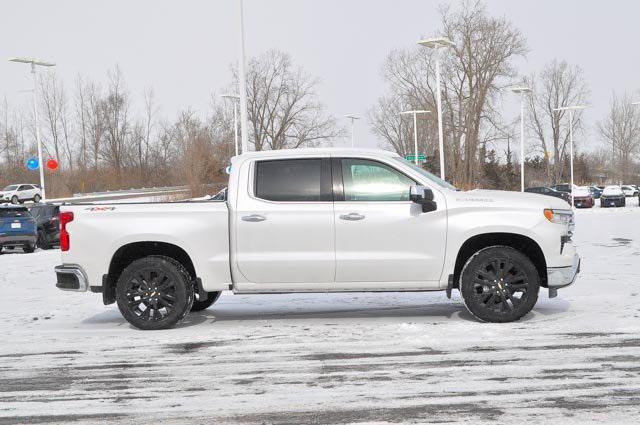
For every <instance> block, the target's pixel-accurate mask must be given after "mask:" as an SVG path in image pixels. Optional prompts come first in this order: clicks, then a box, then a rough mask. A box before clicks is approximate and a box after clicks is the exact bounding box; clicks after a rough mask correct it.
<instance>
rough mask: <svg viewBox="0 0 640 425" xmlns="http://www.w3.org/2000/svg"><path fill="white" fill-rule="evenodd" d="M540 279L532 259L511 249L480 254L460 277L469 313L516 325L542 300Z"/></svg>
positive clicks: (487, 250)
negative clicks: (516, 322) (515, 322)
mask: <svg viewBox="0 0 640 425" xmlns="http://www.w3.org/2000/svg"><path fill="white" fill-rule="evenodd" d="M539 291H540V276H539V275H538V270H537V269H536V267H535V265H534V264H533V263H532V262H531V260H530V259H529V258H528V257H527V256H526V255H524V254H523V253H521V252H520V251H518V250H516V249H514V248H511V247H508V246H491V247H488V248H484V249H481V250H480V251H478V252H476V253H475V254H474V255H473V256H472V257H471V258H469V260H468V261H467V263H466V264H465V265H464V267H463V269H462V273H461V274H460V292H461V294H462V299H463V300H464V304H465V306H466V307H467V310H469V312H470V313H471V314H472V315H473V316H474V317H476V318H477V319H479V320H482V321H484V322H497V323H504V322H513V321H516V320H518V319H520V318H521V317H522V316H524V315H525V314H527V313H529V312H530V311H531V309H532V308H533V306H534V305H535V304H536V301H537V300H538V292H539Z"/></svg>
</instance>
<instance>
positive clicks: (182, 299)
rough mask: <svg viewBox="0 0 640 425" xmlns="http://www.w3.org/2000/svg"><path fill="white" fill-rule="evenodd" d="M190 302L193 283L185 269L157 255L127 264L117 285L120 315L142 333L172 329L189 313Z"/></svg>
mask: <svg viewBox="0 0 640 425" xmlns="http://www.w3.org/2000/svg"><path fill="white" fill-rule="evenodd" d="M193 300H194V291H193V282H192V279H191V276H190V275H189V273H188V272H187V270H186V269H185V268H184V266H183V265H182V264H180V263H179V262H177V261H176V260H174V259H173V258H169V257H164V256H159V255H151V256H148V257H144V258H141V259H138V260H135V261H134V262H132V263H131V264H129V265H128V266H127V267H126V268H125V269H124V270H123V271H122V274H121V275H120V277H119V278H118V282H117V286H116V301H117V303H118V309H119V310H120V313H122V316H123V317H124V318H125V319H126V320H127V322H129V323H130V324H132V325H133V326H135V327H136V328H138V329H142V330H157V329H168V328H171V327H173V326H175V325H176V324H178V323H180V321H181V320H182V319H184V318H185V316H186V315H187V313H188V312H189V311H190V310H191V305H192V304H193ZM141 307H143V308H144V310H143V309H141ZM163 310H164V311H163Z"/></svg>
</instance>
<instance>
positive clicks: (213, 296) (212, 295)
mask: <svg viewBox="0 0 640 425" xmlns="http://www.w3.org/2000/svg"><path fill="white" fill-rule="evenodd" d="M221 293H222V292H221V291H217V292H207V293H206V294H207V298H205V299H203V300H201V299H200V295H199V294H198V292H196V293H195V299H194V301H193V305H192V306H191V311H202V310H204V309H206V308H209V307H210V306H211V304H213V303H214V302H216V301H217V300H218V298H220V294H221Z"/></svg>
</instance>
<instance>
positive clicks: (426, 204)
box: [409, 185, 438, 213]
mask: <svg viewBox="0 0 640 425" xmlns="http://www.w3.org/2000/svg"><path fill="white" fill-rule="evenodd" d="M409 199H410V200H411V202H414V203H416V204H419V205H422V212H425V213H426V212H430V211H435V210H436V209H438V205H437V204H436V203H435V201H434V200H433V191H432V190H431V189H429V188H427V187H424V186H417V185H415V186H411V188H410V189H409Z"/></svg>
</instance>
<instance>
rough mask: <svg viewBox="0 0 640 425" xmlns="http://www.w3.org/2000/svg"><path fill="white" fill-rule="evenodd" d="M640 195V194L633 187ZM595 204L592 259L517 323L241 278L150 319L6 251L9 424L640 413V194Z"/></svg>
mask: <svg viewBox="0 0 640 425" xmlns="http://www.w3.org/2000/svg"><path fill="white" fill-rule="evenodd" d="M633 201H635V199H634V200H633ZM635 202H636V203H635V204H634V203H632V202H630V203H629V206H628V207H627V208H620V209H614V208H612V209H600V208H594V209H591V210H580V211H578V212H577V213H576V215H577V217H576V221H577V228H576V236H575V240H576V243H577V244H578V247H579V252H580V254H581V256H582V273H581V275H580V277H579V280H578V281H577V282H576V284H574V285H573V286H572V287H569V288H566V289H563V290H560V291H559V295H558V297H557V298H554V299H548V298H547V293H546V292H547V291H546V290H543V291H541V293H540V298H539V301H538V304H537V306H536V307H535V309H534V311H533V312H532V313H531V314H530V315H528V316H526V317H525V318H524V319H523V320H521V321H520V322H517V323H511V324H487V323H479V322H477V321H475V320H474V319H473V318H472V317H471V316H470V315H469V314H468V313H467V312H466V310H465V309H464V306H463V305H462V302H461V300H460V298H459V297H458V294H457V293H456V294H455V295H454V299H453V300H447V299H446V297H445V296H444V294H443V293H373V294H362V293H356V294H292V295H253V296H249V295H246V296H240V295H231V294H224V295H223V296H222V297H221V298H220V300H219V301H218V302H217V303H216V304H214V305H213V306H212V307H210V308H209V309H208V310H206V311H204V312H199V313H193V314H190V315H189V316H188V318H187V320H186V321H185V322H184V323H183V324H182V325H181V326H180V327H179V328H176V329H171V330H167V331H156V332H143V331H138V330H136V329H134V328H132V327H131V326H129V325H128V324H127V323H126V322H125V321H124V320H123V319H122V317H121V316H120V313H119V312H118V309H117V307H115V306H114V305H110V306H106V307H105V306H103V305H102V300H101V297H100V295H97V294H90V293H70V292H62V291H59V290H57V289H56V288H55V287H54V280H55V277H54V274H53V266H55V265H56V264H58V262H59V252H58V251H37V252H36V253H34V254H23V253H21V252H18V253H8V254H4V255H2V256H0V270H2V274H1V275H0V290H1V293H2V298H1V300H0V303H1V304H0V306H1V311H2V312H3V314H2V317H1V318H0V335H1V338H2V339H1V341H2V342H1V344H0V424H4V423H7V424H9V423H61V422H75V421H77V422H81V423H101V422H104V421H107V420H108V421H109V422H110V423H131V422H138V421H139V420H143V421H144V422H145V423H153V422H156V423H158V422H159V421H162V422H163V423H185V422H194V423H319V424H333V423H372V422H375V423H399V422H415V423H418V422H419V423H424V422H436V423H441V422H469V423H474V424H478V423H494V422H496V421H497V422H507V421H519V422H521V421H523V420H529V421H533V422H534V423H563V424H571V423H581V424H584V423H602V422H610V423H638V422H640V362H639V360H640V265H639V264H638V261H639V260H640V227H639V226H638V223H639V222H640V208H639V207H638V206H637V201H635Z"/></svg>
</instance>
